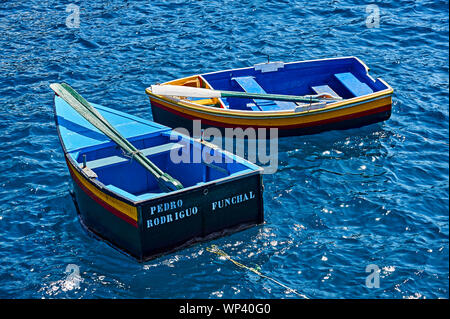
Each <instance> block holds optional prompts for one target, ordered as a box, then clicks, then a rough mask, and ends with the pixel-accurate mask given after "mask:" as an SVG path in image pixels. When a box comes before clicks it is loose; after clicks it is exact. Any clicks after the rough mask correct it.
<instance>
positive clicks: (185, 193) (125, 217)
mask: <svg viewBox="0 0 450 319" xmlns="http://www.w3.org/2000/svg"><path fill="white" fill-rule="evenodd" d="M52 88H53V89H54V90H55V92H56V95H55V98H54V113H55V121H56V127H57V132H58V136H59V139H60V142H61V145H62V149H63V152H64V157H65V161H66V163H67V167H68V169H69V172H70V176H71V178H72V180H73V197H74V199H75V203H76V207H77V211H78V213H79V217H80V219H81V222H82V224H83V225H84V226H85V227H86V228H87V229H89V230H90V231H92V232H93V233H95V234H96V235H98V236H99V237H101V238H102V239H105V240H107V241H108V242H109V243H112V244H113V245H114V246H115V247H118V248H120V249H121V250H123V251H125V252H127V253H128V254H130V255H132V256H134V257H135V258H137V259H138V260H140V261H144V260H147V259H150V258H153V257H155V256H158V255H160V254H163V253H167V252H170V251H173V250H175V249H179V248H182V247H185V246H187V245H189V244H192V243H195V242H197V241H203V240H207V239H211V238H215V237H218V236H222V235H224V234H228V233H231V232H234V231H237V230H241V229H244V228H247V227H250V226H253V225H255V224H260V223H262V222H263V221H264V217H263V201H262V175H261V172H262V169H261V168H260V167H258V166H256V165H254V164H252V163H250V162H248V161H246V160H243V159H241V158H239V157H236V156H234V155H233V154H230V153H227V152H225V151H221V150H219V149H216V148H214V146H212V145H210V144H207V143H204V142H202V141H199V140H194V139H192V138H189V137H187V136H185V135H181V134H179V133H176V132H173V131H172V130H171V129H170V128H168V127H166V126H163V125H160V124H157V123H154V122H151V121H147V120H144V119H141V118H138V117H135V116H132V115H129V114H126V113H122V112H119V111H116V110H113V109H111V108H108V107H104V106H101V105H97V104H88V102H87V101H85V100H84V99H82V98H81V96H79V95H76V94H75V93H76V92H75V91H72V92H75V93H73V94H72V95H71V94H70V93H69V94H68V95H67V92H68V91H64V88H63V87H62V86H60V85H58V86H55V84H52ZM66 88H70V87H68V86H67V85H66ZM59 90H60V91H59ZM63 93H64V94H63ZM67 96H68V97H69V98H67ZM83 101H85V102H83ZM81 102H82V103H81ZM73 103H76V104H78V107H80V109H81V108H83V109H81V111H77V110H76V109H75V108H74V105H73ZM83 103H85V104H87V106H88V107H89V108H87V107H86V105H84V104H83ZM94 114H97V115H94ZM82 115H83V116H82ZM87 119H88V120H89V121H88V120H87ZM92 123H93V124H95V125H93V124H92ZM102 125H104V126H103V128H104V127H105V126H106V125H108V127H109V129H110V131H108V132H111V131H114V130H116V132H117V134H118V135H120V136H121V137H122V138H124V139H126V140H127V141H128V142H129V143H131V147H132V148H133V147H134V149H135V151H133V152H130V153H129V154H126V152H124V151H123V149H121V148H120V147H119V146H120V145H122V144H120V143H116V142H115V140H114V139H112V138H110V137H108V136H107V135H105V134H104V131H103V130H99V128H98V127H100V128H102ZM105 131H106V129H105ZM121 147H122V146H121ZM213 148H214V149H213ZM183 152H185V153H183ZM212 152H214V159H215V160H214V161H204V160H203V157H201V156H199V154H210V153H212ZM131 153H132V154H131ZM137 153H139V154H140V155H141V156H145V157H146V158H147V162H148V163H151V165H154V168H155V169H156V170H157V169H160V170H161V171H163V172H164V174H163V175H160V176H159V177H161V176H163V177H164V178H165V182H167V181H176V183H174V185H175V187H173V189H168V188H170V187H165V186H167V185H168V184H167V185H164V183H162V184H161V183H159V181H158V178H156V177H155V175H154V174H153V173H152V171H151V170H148V169H146V168H145V167H144V166H142V165H141V161H142V158H138V157H137V156H136V154H137ZM181 153H183V154H185V155H187V157H185V158H184V160H182V161H180V162H177V161H174V160H173V157H172V156H174V155H176V154H181ZM196 157H197V158H196ZM219 158H220V159H221V160H219ZM169 184H170V183H169ZM162 186H164V187H162Z"/></svg>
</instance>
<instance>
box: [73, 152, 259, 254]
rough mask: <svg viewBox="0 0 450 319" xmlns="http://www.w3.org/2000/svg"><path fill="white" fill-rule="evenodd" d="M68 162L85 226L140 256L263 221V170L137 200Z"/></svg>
mask: <svg viewBox="0 0 450 319" xmlns="http://www.w3.org/2000/svg"><path fill="white" fill-rule="evenodd" d="M66 162H67V165H68V168H69V172H70V174H71V177H72V180H73V194H74V201H75V204H76V207H77V210H78V214H79V215H80V219H81V222H82V225H83V226H85V227H86V228H87V229H88V230H89V231H91V232H92V233H94V234H96V235H97V236H98V237H99V238H101V239H103V240H106V241H108V242H109V243H111V244H112V245H113V247H116V248H119V249H120V250H122V251H123V252H126V253H127V254H129V255H131V256H133V257H135V258H136V259H138V260H139V261H146V260H149V259H152V258H155V257H158V256H160V255H162V254H165V253H169V252H173V251H176V250H178V249H181V248H184V247H186V246H189V245H192V244H194V243H197V242H202V241H206V240H210V239H213V238H217V237H220V236H224V235H226V234H230V233H233V232H236V231H240V230H243V229H246V228H248V227H251V226H254V225H257V224H261V223H263V222H264V209H263V198H262V179H261V175H260V174H259V173H256V174H254V173H251V174H243V175H242V176H238V177H234V178H232V179H230V180H227V181H222V182H219V183H215V184H205V185H204V186H200V187H196V188H191V189H186V190H182V191H179V192H176V193H173V194H172V195H168V196H161V197H159V198H155V199H151V200H146V201H142V202H138V203H134V204H133V203H126V202H123V201H121V200H120V199H119V198H115V197H114V194H113V193H110V192H108V191H107V190H106V189H102V187H99V185H96V183H94V182H93V181H91V180H90V179H89V178H86V176H83V173H82V171H80V170H79V169H78V168H77V167H76V166H75V165H73V163H72V162H71V161H70V159H67V158H66ZM133 212H134V213H135V214H134V215H133Z"/></svg>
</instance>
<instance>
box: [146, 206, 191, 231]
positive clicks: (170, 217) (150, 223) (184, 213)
mask: <svg viewBox="0 0 450 319" xmlns="http://www.w3.org/2000/svg"><path fill="white" fill-rule="evenodd" d="M197 213H198V207H197V206H194V207H189V208H186V209H183V210H180V211H176V212H174V213H170V214H167V215H163V216H158V217H154V218H150V219H147V228H152V227H155V226H160V225H164V224H167V223H171V222H173V221H176V220H180V219H183V218H186V217H191V216H194V215H196V214H197Z"/></svg>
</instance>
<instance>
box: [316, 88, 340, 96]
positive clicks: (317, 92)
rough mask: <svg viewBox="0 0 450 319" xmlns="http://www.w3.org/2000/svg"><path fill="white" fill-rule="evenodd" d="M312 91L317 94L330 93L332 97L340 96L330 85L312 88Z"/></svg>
mask: <svg viewBox="0 0 450 319" xmlns="http://www.w3.org/2000/svg"><path fill="white" fill-rule="evenodd" d="M311 89H313V91H314V92H315V93H316V94H322V93H328V94H331V95H332V96H336V97H339V95H338V94H337V93H336V92H334V90H333V89H332V88H330V87H329V86H328V85H318V86H312V87H311Z"/></svg>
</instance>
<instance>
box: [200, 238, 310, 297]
mask: <svg viewBox="0 0 450 319" xmlns="http://www.w3.org/2000/svg"><path fill="white" fill-rule="evenodd" d="M206 250H207V251H209V252H210V253H213V254H216V255H219V256H221V257H225V258H226V259H228V260H229V261H231V262H232V263H233V264H235V265H236V266H238V267H240V268H244V269H246V270H249V271H251V272H253V273H255V274H257V275H258V276H260V277H262V278H265V279H268V280H270V281H272V282H274V283H276V284H277V285H279V286H281V287H283V288H285V289H287V290H288V291H290V292H292V293H294V294H296V295H297V296H299V297H301V298H304V299H309V298H308V297H307V296H305V295H303V294H301V293H299V292H297V290H295V289H292V288H290V287H288V286H286V285H285V284H282V283H281V282H279V281H277V280H275V279H273V278H271V277H269V276H267V275H264V274H262V273H261V272H260V271H259V270H257V269H255V268H253V267H248V266H246V265H244V264H241V263H240V262H238V261H236V260H234V259H232V258H231V257H230V255H228V254H227V253H226V252H224V251H223V250H221V249H219V247H217V246H216V245H212V246H211V247H206ZM258 268H259V267H258Z"/></svg>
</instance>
